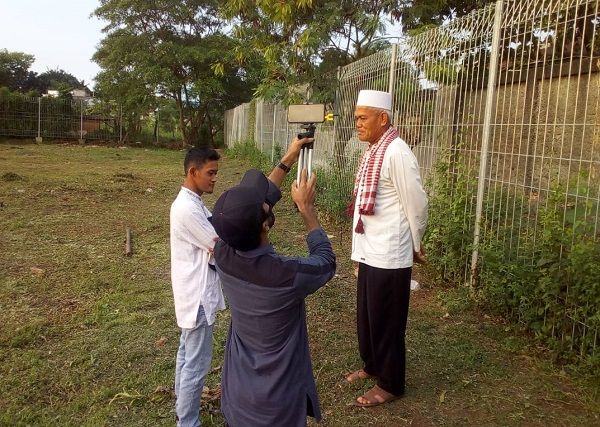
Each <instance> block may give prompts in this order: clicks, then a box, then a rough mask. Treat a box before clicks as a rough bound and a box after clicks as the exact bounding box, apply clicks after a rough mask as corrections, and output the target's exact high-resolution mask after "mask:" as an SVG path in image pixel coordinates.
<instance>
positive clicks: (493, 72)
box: [470, 0, 504, 287]
mask: <svg viewBox="0 0 600 427" xmlns="http://www.w3.org/2000/svg"><path fill="white" fill-rule="evenodd" d="M503 6H504V2H503V0H497V1H496V9H495V12H494V33H493V35H492V51H491V57H490V74H489V77H488V85H487V95H486V101H485V113H484V122H483V135H482V142H481V155H480V156H481V157H480V161H479V179H478V183H477V207H476V210H475V226H474V230H473V253H472V256H471V280H470V285H471V287H474V285H475V283H474V281H475V278H476V270H477V260H478V258H479V250H478V248H477V246H478V245H479V235H480V232H481V214H482V211H483V196H484V192H485V177H486V175H487V165H488V150H489V145H490V136H491V122H492V108H493V106H494V98H495V95H496V79H497V74H498V56H499V50H500V32H501V30H502V11H503Z"/></svg>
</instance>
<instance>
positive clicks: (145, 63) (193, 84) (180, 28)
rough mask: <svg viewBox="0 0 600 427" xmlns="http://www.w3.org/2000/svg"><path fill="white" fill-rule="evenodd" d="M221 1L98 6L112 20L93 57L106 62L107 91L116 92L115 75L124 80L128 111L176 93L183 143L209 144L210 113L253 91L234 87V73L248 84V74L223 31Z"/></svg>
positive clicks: (113, 0)
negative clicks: (203, 133) (205, 130)
mask: <svg viewBox="0 0 600 427" xmlns="http://www.w3.org/2000/svg"><path fill="white" fill-rule="evenodd" d="M217 5H218V2H217V1H216V0H154V1H145V0H129V1H126V2H124V1H120V0H101V5H100V7H99V8H98V9H96V11H95V12H94V13H95V15H96V16H97V17H99V18H101V19H104V20H106V21H108V25H107V26H106V28H104V30H103V31H104V32H105V33H106V37H105V38H104V39H103V40H102V42H101V44H100V47H99V49H98V51H97V52H96V54H95V55H94V60H95V61H96V62H97V63H98V64H99V65H100V66H101V67H102V72H101V73H100V74H99V85H100V87H101V91H102V93H105V94H110V93H112V94H114V95H117V93H116V91H114V90H112V89H110V88H109V85H110V82H112V83H113V84H115V85H117V87H119V88H120V89H122V90H123V91H122V92H121V93H122V96H121V98H122V99H121V102H123V105H124V106H125V107H127V106H131V109H130V108H129V107H127V111H129V112H134V108H135V107H136V106H143V107H144V108H151V107H152V106H153V102H155V101H152V99H153V98H154V97H155V96H160V97H164V98H169V99H172V100H173V101H174V102H175V105H176V106H177V111H178V115H179V117H178V122H179V128H180V130H181V133H182V137H183V143H184V144H199V143H201V144H206V143H207V141H201V140H200V130H201V128H202V127H203V126H207V125H208V126H210V122H211V117H212V116H214V115H219V114H222V113H223V111H224V106H225V105H227V104H228V102H227V100H229V99H232V98H233V99H235V100H236V103H240V102H243V101H245V100H247V99H249V96H250V92H249V90H248V89H243V88H242V89H241V90H239V91H238V92H237V93H234V92H233V91H231V90H230V89H229V88H228V87H227V85H228V84H230V83H231V81H236V82H238V83H239V85H238V86H240V87H243V86H244V79H243V73H242V72H241V71H242V70H240V69H239V67H236V66H234V65H233V63H232V61H230V52H231V50H232V49H233V42H232V40H231V39H230V38H229V37H227V36H226V35H224V34H223V33H222V31H221V30H222V27H223V26H224V21H223V20H221V19H220V18H218V16H217ZM238 89H239V88H238ZM124 109H125V108H124ZM211 128H212V126H211ZM213 135H214V132H213V129H211V132H209V136H210V137H211V138H212V136H213ZM211 142H212V141H211Z"/></svg>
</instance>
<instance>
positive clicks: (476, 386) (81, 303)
mask: <svg viewBox="0 0 600 427" xmlns="http://www.w3.org/2000/svg"><path fill="white" fill-rule="evenodd" d="M182 158H183V153H182V152H178V151H167V150H147V149H132V148H124V149H120V148H106V147H93V146H72V145H34V144H24V143H3V144H0V265H1V268H0V313H2V314H1V316H2V317H1V322H2V327H1V329H0V390H1V393H0V425H11V426H12V425H61V426H62V425H73V426H75V425H77V426H79V425H90V426H91V425H93V426H95V425H115V426H124V425H128V426H129V425H131V426H133V425H144V426H146V425H152V426H155V425H173V424H174V412H173V396H172V391H171V389H172V384H173V371H174V360H175V352H176V348H177V339H178V329H177V327H176V325H175V320H174V311H173V303H172V295H171V288H170V281H169V248H168V239H169V229H168V211H169V206H170V204H171V202H172V200H173V198H174V197H175V195H176V193H177V191H178V189H179V185H180V183H181V179H182V171H181V169H182V166H181V162H182ZM247 167H249V165H248V164H247V163H245V162H244V161H242V160H239V159H235V158H232V157H229V158H226V159H224V161H223V162H221V171H220V173H219V176H220V180H219V183H218V190H217V194H214V195H209V196H207V197H206V198H205V199H206V201H207V204H208V205H209V206H212V204H213V203H214V201H215V200H216V196H217V195H218V193H220V191H222V190H223V189H224V188H227V187H229V186H230V185H232V184H233V183H235V182H237V181H239V178H240V176H241V172H242V171H244V170H245V169H246V168H247ZM276 215H277V222H276V226H275V228H274V235H273V240H274V243H275V246H276V248H277V249H278V250H280V251H282V252H284V253H287V254H299V253H303V252H304V250H305V249H304V241H303V230H302V227H301V226H300V223H299V221H298V218H297V216H296V214H295V212H294V210H293V209H292V207H291V203H290V202H289V200H288V199H284V200H283V201H282V202H281V203H280V205H278V208H277V209H276ZM325 222H326V225H325V228H326V230H327V231H328V233H329V234H330V235H331V236H333V237H332V240H333V242H334V245H335V247H336V252H337V254H338V260H339V268H338V275H337V276H336V277H335V278H334V279H333V280H332V281H331V282H330V284H329V285H328V286H327V287H326V288H324V289H322V290H320V291H319V292H317V294H315V295H313V296H311V297H310V298H309V301H308V308H309V330H310V334H311V351H312V355H313V361H314V371H315V376H316V378H317V384H318V388H319V394H320V397H321V406H322V411H323V414H324V421H323V425H325V426H356V425H381V426H393V425H408V424H412V425H540V426H541V425H565V426H567V425H598V424H599V423H600V418H599V417H600V410H599V409H598V407H600V405H598V400H597V399H598V397H597V395H596V397H594V395H593V390H592V389H591V388H586V387H584V386H583V385H581V384H580V381H579V380H577V379H576V378H572V377H571V376H569V375H568V374H566V373H564V372H562V371H560V370H559V369H557V368H554V367H552V366H549V365H548V364H547V363H546V362H544V360H545V355H544V354H541V352H540V350H539V349H537V348H536V347H535V346H534V345H532V344H531V343H530V341H529V340H528V338H527V337H526V336H521V335H520V334H519V333H518V332H515V331H514V330H513V329H512V328H511V327H510V326H509V325H505V324H503V323H502V322H499V321H497V320H494V319H491V318H489V317H485V316H483V315H481V314H480V313H477V312H476V311H474V310H473V309H470V308H469V307H467V306H464V305H463V306H461V305H456V304H454V305H451V304H449V303H448V298H450V299H452V298H454V299H455V300H456V299H457V298H456V297H455V296H453V295H452V291H448V290H445V291H444V290H436V289H430V288H428V287H427V279H426V274H425V272H424V271H417V272H416V276H417V279H418V280H419V281H420V282H422V284H423V285H425V286H424V288H423V289H421V290H419V291H417V292H415V293H413V295H412V303H411V313H410V320H409V330H408V337H407V339H408V347H409V353H408V362H409V367H408V392H407V396H406V397H405V398H403V399H401V400H399V401H397V402H394V403H392V404H390V405H387V406H383V407H377V408H371V409H367V410H365V409H357V408H354V407H352V406H350V405H349V404H350V403H351V402H352V401H353V399H354V398H355V397H356V396H357V395H358V394H360V393H361V392H363V391H365V390H366V389H367V388H368V386H369V385H370V384H369V383H368V382H365V383H363V384H356V385H344V384H342V382H341V380H342V378H343V377H342V374H343V373H344V372H346V371H349V370H351V369H354V368H357V367H358V366H359V358H358V354H357V349H356V340H355V333H354V330H355V326H354V278H353V276H352V271H351V265H350V263H349V262H348V258H349V253H348V246H349V242H348V237H349V236H348V234H347V232H346V231H347V225H346V224H345V223H344V222H339V221H325ZM126 227H131V228H132V230H133V243H134V255H133V256H132V257H125V256H124V240H125V229H126ZM448 295H450V296H448ZM440 296H442V297H443V298H440ZM446 313H449V315H448V316H445V315H446ZM227 321H228V319H227V313H225V314H224V315H222V316H221V317H220V319H219V320H218V324H217V327H216V343H215V357H214V362H213V364H214V369H213V372H212V373H211V374H210V376H209V379H208V386H209V387H210V388H211V390H212V389H215V388H216V387H217V385H218V383H219V374H220V370H219V366H220V363H221V357H222V348H223V341H224V336H225V333H226V329H227ZM203 408H204V415H203V422H204V425H222V424H223V420H222V418H221V417H220V415H219V414H218V411H217V409H218V402H217V401H215V400H211V399H207V401H206V402H205V404H204V405H203Z"/></svg>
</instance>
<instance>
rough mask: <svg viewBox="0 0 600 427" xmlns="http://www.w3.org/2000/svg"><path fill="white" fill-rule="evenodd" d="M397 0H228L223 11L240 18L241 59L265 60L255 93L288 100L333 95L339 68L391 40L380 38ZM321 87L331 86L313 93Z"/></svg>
mask: <svg viewBox="0 0 600 427" xmlns="http://www.w3.org/2000/svg"><path fill="white" fill-rule="evenodd" d="M397 3H398V2H397V1H395V0H370V1H361V2H356V1H350V0H341V1H340V0H294V1H288V2H272V1H268V0H227V1H226V2H225V3H224V6H223V9H222V10H223V13H224V15H225V16H226V17H227V18H229V19H232V20H235V22H236V25H235V26H234V29H233V34H234V36H235V37H236V38H237V40H238V46H237V47H236V49H235V53H236V58H237V59H238V61H240V62H241V63H244V62H245V61H247V60H249V59H250V58H253V59H254V60H255V61H259V62H260V63H262V64H263V67H264V69H263V74H262V80H261V83H260V84H259V85H258V87H257V90H256V94H257V95H258V96H261V97H263V98H266V99H272V100H277V101H283V102H284V103H290V102H298V101H302V100H308V99H309V98H310V97H311V94H310V93H307V92H310V90H308V91H307V90H302V89H301V88H309V89H312V90H313V94H312V95H313V98H315V97H316V98H324V97H328V98H329V100H330V101H331V100H332V94H331V88H332V87H335V84H334V81H335V71H336V69H337V67H338V66H340V65H346V64H348V63H349V62H352V61H354V60H356V59H359V58H362V57H364V56H367V55H369V54H371V53H373V52H375V51H377V50H379V49H381V48H383V47H385V46H387V45H388V44H389V43H388V42H387V41H384V40H381V39H378V36H380V35H382V34H383V31H384V29H385V21H386V19H387V17H389V12H391V11H392V10H393V9H394V7H395V6H396V5H397ZM315 88H316V89H319V88H321V89H322V90H326V89H328V90H329V94H328V95H327V96H324V95H323V93H322V92H318V91H317V92H316V93H315V92H314V89H315Z"/></svg>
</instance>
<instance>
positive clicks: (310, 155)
mask: <svg viewBox="0 0 600 427" xmlns="http://www.w3.org/2000/svg"><path fill="white" fill-rule="evenodd" d="M312 155H313V150H312V148H309V149H308V161H307V171H308V178H310V176H311V174H312Z"/></svg>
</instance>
